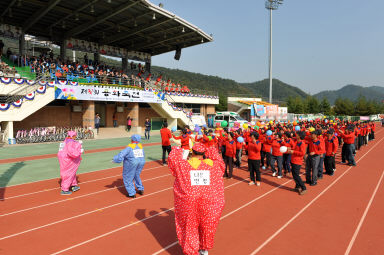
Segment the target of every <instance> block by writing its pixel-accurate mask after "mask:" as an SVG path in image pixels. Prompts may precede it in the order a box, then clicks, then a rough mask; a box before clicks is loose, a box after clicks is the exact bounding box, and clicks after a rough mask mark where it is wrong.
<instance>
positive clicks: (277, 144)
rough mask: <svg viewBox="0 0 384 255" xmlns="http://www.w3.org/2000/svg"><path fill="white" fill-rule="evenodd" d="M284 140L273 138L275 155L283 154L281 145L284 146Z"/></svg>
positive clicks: (273, 152)
mask: <svg viewBox="0 0 384 255" xmlns="http://www.w3.org/2000/svg"><path fill="white" fill-rule="evenodd" d="M282 143H283V141H277V140H273V142H272V155H273V156H283V153H281V152H280V147H281V146H282Z"/></svg>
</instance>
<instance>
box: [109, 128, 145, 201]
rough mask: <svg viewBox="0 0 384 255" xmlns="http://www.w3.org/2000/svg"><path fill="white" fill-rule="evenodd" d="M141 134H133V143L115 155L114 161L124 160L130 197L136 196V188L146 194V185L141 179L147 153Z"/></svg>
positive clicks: (138, 191)
mask: <svg viewBox="0 0 384 255" xmlns="http://www.w3.org/2000/svg"><path fill="white" fill-rule="evenodd" d="M140 140H141V136H140V135H132V137H131V143H130V144H129V145H128V146H127V148H125V149H124V150H122V151H121V152H120V153H119V154H117V155H116V156H114V157H113V162H115V163H121V162H123V181H124V186H125V188H126V190H127V192H128V197H131V198H135V197H136V190H135V186H134V185H133V181H135V185H136V188H137V193H138V194H140V195H143V194H144V186H143V183H142V182H141V179H140V174H141V171H142V170H143V167H144V164H145V155H144V150H143V145H142V144H141V143H140Z"/></svg>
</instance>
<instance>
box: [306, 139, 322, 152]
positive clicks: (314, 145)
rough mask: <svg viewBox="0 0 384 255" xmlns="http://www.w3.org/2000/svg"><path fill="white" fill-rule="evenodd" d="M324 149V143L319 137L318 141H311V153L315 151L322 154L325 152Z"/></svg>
mask: <svg viewBox="0 0 384 255" xmlns="http://www.w3.org/2000/svg"><path fill="white" fill-rule="evenodd" d="M323 151H324V148H323V147H322V144H321V142H320V140H319V139H317V140H316V141H313V140H312V141H311V142H310V143H309V153H312V152H314V153H315V154H317V155H320V154H322V153H323Z"/></svg>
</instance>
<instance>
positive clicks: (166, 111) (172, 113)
mask: <svg viewBox="0 0 384 255" xmlns="http://www.w3.org/2000/svg"><path fill="white" fill-rule="evenodd" d="M150 105H151V107H152V109H154V110H155V111H156V112H157V113H158V114H159V115H160V116H162V117H164V118H167V120H168V125H169V126H183V125H192V121H191V119H190V118H188V117H187V115H186V114H185V113H184V112H183V111H177V110H174V109H173V108H172V106H170V105H168V103H167V101H163V102H162V103H158V104H155V103H153V104H150Z"/></svg>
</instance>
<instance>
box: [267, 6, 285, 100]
mask: <svg viewBox="0 0 384 255" xmlns="http://www.w3.org/2000/svg"><path fill="white" fill-rule="evenodd" d="M283 1H284V0H267V1H265V8H266V9H267V10H269V103H271V104H272V11H273V10H277V9H278V8H279V5H280V4H283Z"/></svg>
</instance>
